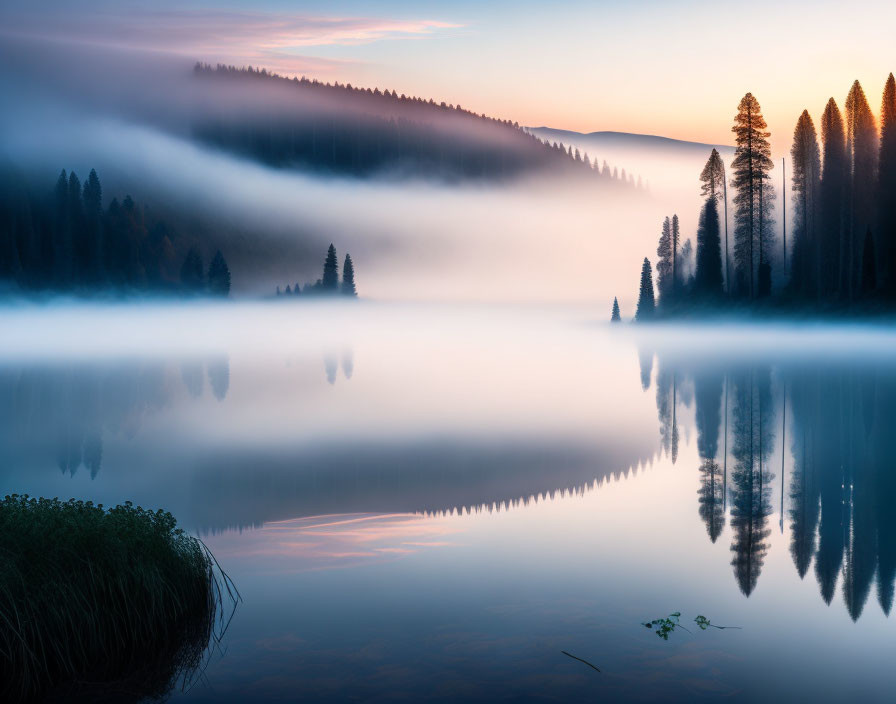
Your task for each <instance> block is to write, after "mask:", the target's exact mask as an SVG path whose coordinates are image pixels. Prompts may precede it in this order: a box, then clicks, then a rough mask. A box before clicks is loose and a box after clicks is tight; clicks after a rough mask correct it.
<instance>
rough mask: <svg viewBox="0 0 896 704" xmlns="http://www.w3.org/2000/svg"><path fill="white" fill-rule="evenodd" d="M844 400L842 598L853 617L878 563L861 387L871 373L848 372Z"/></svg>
mask: <svg viewBox="0 0 896 704" xmlns="http://www.w3.org/2000/svg"><path fill="white" fill-rule="evenodd" d="M845 383H846V384H847V387H846V394H845V396H846V399H845V400H846V403H844V404H843V405H842V407H841V412H842V414H843V418H844V421H845V423H844V425H843V426H841V428H843V431H844V432H845V435H846V436H845V438H844V443H843V447H844V448H845V449H846V452H845V453H844V457H845V459H846V461H845V462H844V466H845V467H846V477H847V481H846V487H845V491H846V496H847V507H846V514H847V524H848V526H849V530H847V531H846V544H845V546H844V565H843V600H844V601H845V603H846V610H847V611H848V612H849V615H850V617H851V618H852V620H853V621H856V620H857V619H858V618H859V616H861V614H862V609H864V607H865V602H866V601H867V600H868V594H869V592H870V591H871V583H872V581H873V580H874V571H875V569H876V567H877V525H876V520H875V515H874V514H875V495H874V494H875V492H874V490H875V477H874V463H873V460H872V457H871V455H870V451H869V447H868V443H867V440H866V438H867V436H866V433H865V423H864V419H863V414H862V396H863V387H865V386H867V385H873V383H874V379H873V377H869V376H868V375H866V374H863V375H862V376H861V377H860V378H856V377H855V376H853V375H851V374H850V375H849V376H848V377H847V378H846V379H845Z"/></svg>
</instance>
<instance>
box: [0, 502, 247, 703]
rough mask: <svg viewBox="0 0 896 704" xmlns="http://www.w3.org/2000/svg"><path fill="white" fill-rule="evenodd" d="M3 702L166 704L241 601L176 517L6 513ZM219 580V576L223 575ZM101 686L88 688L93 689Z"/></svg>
mask: <svg viewBox="0 0 896 704" xmlns="http://www.w3.org/2000/svg"><path fill="white" fill-rule="evenodd" d="M0 554H2V555H3V560H2V561H0V654H2V658H0V699H2V700H4V701H9V700H11V699H29V698H39V697H43V696H49V695H52V696H58V697H59V698H62V699H65V698H71V697H75V696H83V697H95V698H99V693H98V692H94V691H93V690H92V689H91V690H90V691H89V692H85V691H84V688H85V687H88V688H91V687H99V686H100V685H99V684H98V683H105V686H107V687H111V686H113V683H114V688H115V690H116V691H121V692H126V693H128V695H133V696H136V695H140V696H156V697H158V696H163V695H164V694H166V693H167V692H168V691H170V689H171V688H172V687H173V686H174V685H175V684H176V683H177V682H178V681H180V682H181V683H183V684H185V683H187V682H188V681H189V680H190V679H191V678H192V676H193V675H194V674H195V672H196V671H197V668H198V667H199V666H200V664H201V663H202V661H203V658H204V654H205V652H206V649H207V647H208V644H209V641H210V639H212V638H214V639H215V642H217V640H218V638H219V637H220V635H221V634H222V633H223V631H224V629H225V628H226V624H224V620H223V619H224V617H223V614H222V612H221V610H220V606H221V605H222V603H223V597H224V595H225V593H226V594H227V595H228V596H229V597H230V598H231V599H232V600H233V602H234V605H235V603H236V599H237V598H238V595H236V596H234V594H235V589H232V583H231V582H230V580H229V579H228V578H227V577H226V575H224V574H223V573H220V577H219V576H218V573H216V571H215V566H216V564H217V563H216V562H215V561H214V558H213V556H212V555H211V553H209V552H208V550H207V549H206V548H205V546H204V545H203V544H202V543H201V542H200V541H199V540H198V539H196V538H193V537H191V536H189V535H187V534H186V533H185V532H184V531H183V530H181V529H180V528H178V527H177V522H176V521H175V519H174V517H173V516H172V515H171V514H170V513H168V512H166V511H161V510H159V511H149V510H146V509H143V508H141V507H139V506H137V507H135V506H133V504H131V503H130V502H127V503H125V504H124V505H123V506H116V507H114V508H111V509H105V508H103V506H102V505H94V504H93V503H92V502H89V501H87V502H85V501H76V500H74V499H72V500H69V501H60V500H59V499H44V498H41V499H33V498H29V497H28V496H18V495H12V496H7V497H5V498H4V499H3V500H2V501H0ZM218 571H219V572H220V570H218ZM88 682H89V683H92V684H91V685H86V684H85V683H88Z"/></svg>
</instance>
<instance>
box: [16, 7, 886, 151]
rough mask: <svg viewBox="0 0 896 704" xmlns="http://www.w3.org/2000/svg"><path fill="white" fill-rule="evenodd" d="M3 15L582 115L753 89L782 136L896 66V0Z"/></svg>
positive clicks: (664, 131)
mask: <svg viewBox="0 0 896 704" xmlns="http://www.w3.org/2000/svg"><path fill="white" fill-rule="evenodd" d="M745 7H748V8H749V10H750V17H749V20H750V22H751V27H750V28H746V27H743V22H744V8H745ZM0 16H2V17H3V19H4V21H3V22H0V27H3V28H5V29H0V33H4V32H5V33H6V34H17V33H25V34H31V35H36V36H49V37H54V38H61V39H64V40H66V41H76V42H85V43H93V44H104V45H113V46H127V47H130V48H136V49H145V50H150V51H159V52H166V53H173V54H176V55H182V56H184V57H185V59H190V60H196V59H198V60H203V61H208V62H212V63H217V62H222V63H233V64H236V65H247V64H252V65H256V66H264V67H267V68H268V69H271V70H275V71H277V72H280V73H285V74H288V75H308V76H311V77H317V78H320V79H321V80H330V81H333V80H338V81H340V82H350V83H353V84H356V85H363V86H377V87H380V88H390V89H395V90H397V91H398V92H399V93H407V94H413V95H419V96H425V97H427V98H428V97H432V98H434V99H436V100H437V101H441V100H445V101H446V102H450V103H455V104H457V103H459V104H461V105H463V106H464V107H467V108H470V109H472V110H474V111H476V112H485V113H487V114H490V115H494V116H497V117H502V118H509V119H512V120H515V121H518V122H520V123H521V124H525V125H530V126H542V125H547V126H550V127H555V128H562V129H571V130H576V131H582V132H591V131H598V130H614V131H624V132H636V133H646V134H659V135H663V136H668V137H675V138H679V139H686V140H694V141H703V142H713V143H730V142H731V137H730V125H731V121H732V117H733V115H734V113H735V110H736V107H737V103H738V101H739V99H740V97H741V96H742V95H743V94H744V93H746V92H747V91H751V92H753V93H754V94H755V95H756V96H757V97H758V99H759V101H760V103H761V104H762V105H763V108H764V112H765V116H766V119H767V120H768V122H769V126H770V129H771V131H772V139H773V144H777V145H778V146H779V147H783V146H784V145H785V143H786V142H789V139H790V135H792V131H793V126H794V125H795V124H796V119H797V117H798V116H799V114H800V112H802V110H803V109H804V108H808V109H809V111H810V113H811V114H813V115H814V116H815V118H816V121H817V119H818V116H819V115H820V113H821V110H822V109H823V107H824V103H825V102H826V101H827V99H828V98H829V97H831V96H833V97H835V98H836V99H837V100H838V102H840V103H841V104H842V101H843V99H844V98H845V96H846V93H847V92H848V90H849V87H850V85H851V84H852V81H853V80H855V79H859V80H860V81H861V82H862V84H863V85H864V86H865V89H866V93H867V94H868V95H869V100H870V102H871V103H872V106H873V107H874V108H877V104H878V102H879V97H878V96H879V95H880V91H881V89H882V87H883V84H884V81H885V79H886V77H887V74H888V73H889V72H890V71H891V70H893V69H894V67H896V53H894V51H893V48H892V47H893V43H892V39H893V26H894V21H896V4H894V3H888V2H879V1H877V0H871V1H868V0H866V1H865V2H861V3H848V4H846V3H839V2H831V1H829V0H821V1H816V2H788V3H786V6H782V4H780V3H774V2H768V1H767V0H759V1H757V2H752V3H750V4H749V5H748V6H746V5H744V3H728V2H704V1H701V0H696V1H690V2H683V1H677V2H669V1H666V2H660V1H658V0H633V1H632V2H626V3H620V2H606V1H603V0H598V1H597V2H595V1H593V0H592V1H591V2H556V3H545V2H533V1H532V0H517V1H515V2H508V1H506V0H493V1H491V2H488V3H481V2H474V1H471V0H455V1H454V2H450V3H448V2H426V1H423V2H402V1H399V0H383V1H381V2H376V3H373V2H358V1H353V2H351V1H350V2H346V1H341V2H340V1H334V2H320V1H317V0H310V1H308V2H295V1H293V2H288V1H286V0H258V1H255V2H252V1H250V0H218V1H217V2H212V1H209V0H183V1H181V2H172V1H171V0H156V1H155V2H123V1H118V2H110V1H109V0H92V1H90V0H85V2H81V3H77V6H74V5H73V4H72V3H68V2H62V0H53V1H44V0H28V1H27V2H23V1H22V0H4V3H3V8H2V9H0ZM747 29H749V36H750V37H751V39H750V42H749V44H747V43H746V42H745V41H744V40H743V37H744V36H745V32H746V31H747ZM0 41H2V34H0Z"/></svg>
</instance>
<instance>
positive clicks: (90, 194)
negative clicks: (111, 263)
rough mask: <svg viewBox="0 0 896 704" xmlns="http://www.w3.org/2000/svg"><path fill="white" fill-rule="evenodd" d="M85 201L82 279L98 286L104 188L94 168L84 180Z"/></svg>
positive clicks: (100, 265) (100, 263) (100, 277)
mask: <svg viewBox="0 0 896 704" xmlns="http://www.w3.org/2000/svg"><path fill="white" fill-rule="evenodd" d="M81 198H82V200H83V202H84V238H83V251H82V264H81V265H82V267H83V268H84V271H83V276H82V280H83V281H84V282H85V283H86V284H87V285H89V286H93V287H96V286H98V285H99V284H100V283H101V282H102V278H103V276H102V259H103V255H102V252H103V243H102V237H103V235H102V227H103V189H102V186H100V179H99V177H98V176H97V175H96V171H95V170H94V169H91V170H90V176H88V177H87V180H86V181H85V182H84V190H83V193H82V196H81Z"/></svg>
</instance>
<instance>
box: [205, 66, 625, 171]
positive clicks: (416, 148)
mask: <svg viewBox="0 0 896 704" xmlns="http://www.w3.org/2000/svg"><path fill="white" fill-rule="evenodd" d="M194 76H195V78H196V80H197V81H204V82H205V84H204V85H203V88H204V89H207V88H209V87H213V88H218V87H223V89H224V91H223V94H222V95H220V96H219V99H218V100H216V101H215V102H216V103H217V104H216V105H215V106H214V109H213V110H201V111H198V116H197V117H196V118H195V121H194V125H193V132H194V135H195V136H196V137H198V138H199V139H200V140H202V141H204V142H206V143H208V144H211V145H214V146H217V147H219V148H222V149H226V150H228V151H232V152H236V153H239V154H243V155H247V156H250V157H252V158H254V159H257V160H259V161H261V162H263V163H265V164H268V165H271V166H277V167H283V168H298V169H305V170H310V171H317V172H324V173H329V174H334V175H341V176H353V177H367V176H372V175H380V176H382V175H385V176H392V177H415V176H416V177H424V178H437V179H442V180H449V181H452V180H463V179H482V180H490V181H495V180H507V179H512V178H516V177H520V176H523V175H536V174H544V175H552V176H557V175H561V176H569V177H572V178H579V179H589V180H592V181H593V182H595V183H600V184H603V185H606V186H609V185H621V186H625V187H633V186H634V182H633V180H629V179H626V178H622V177H620V176H619V175H618V174H617V175H615V176H614V175H613V174H611V173H610V172H609V171H607V170H601V169H600V168H598V164H597V160H596V159H595V160H594V161H592V159H591V158H589V156H588V155H587V154H582V153H580V152H579V151H578V150H575V149H572V148H571V147H567V146H565V145H563V144H561V143H559V142H554V143H548V142H547V141H542V140H541V139H540V138H538V137H536V136H534V135H532V134H529V133H528V132H527V131H526V130H524V129H523V128H521V127H520V126H519V124H517V123H515V122H510V121H509V120H498V119H494V118H491V117H487V116H485V115H478V114H476V113H474V112H471V111H469V110H465V109H464V108H462V107H461V106H460V105H449V104H446V103H444V102H442V103H436V102H435V101H433V100H431V99H430V100H425V99H423V98H418V97H411V96H406V95H404V94H401V95H399V94H398V93H397V92H396V91H390V90H385V91H380V90H379V89H370V88H357V87H353V86H351V85H348V84H346V85H343V84H339V83H334V84H330V83H321V82H319V81H316V80H310V79H307V78H301V79H299V78H293V79H288V78H284V77H282V76H278V75H276V74H272V73H268V72H267V71H266V70H264V69H261V70H255V69H253V68H251V67H249V68H248V69H238V68H234V67H232V66H223V65H218V66H217V67H212V66H209V65H206V64H196V66H195V68H194ZM210 84H211V85H210ZM215 93H217V92H215ZM225 96H226V99H225ZM247 97H249V99H245V98H247Z"/></svg>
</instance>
